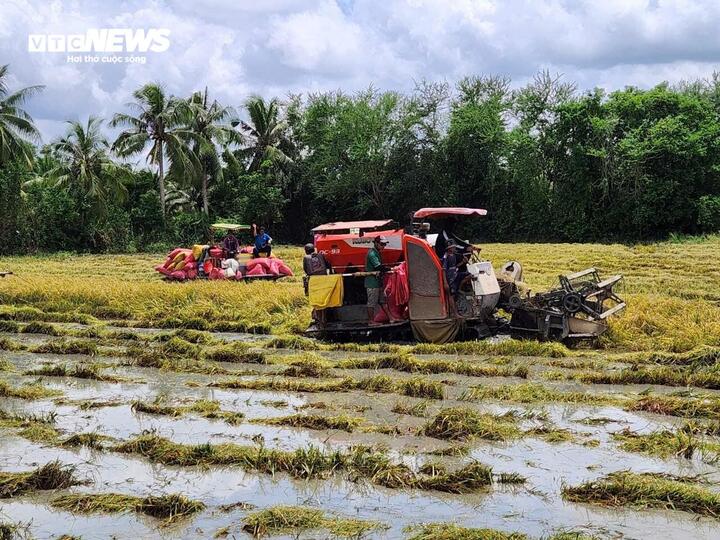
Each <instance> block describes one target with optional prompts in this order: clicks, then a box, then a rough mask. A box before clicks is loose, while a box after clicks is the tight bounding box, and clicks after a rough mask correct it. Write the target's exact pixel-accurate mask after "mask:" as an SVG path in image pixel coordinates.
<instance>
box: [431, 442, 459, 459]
mask: <svg viewBox="0 0 720 540" xmlns="http://www.w3.org/2000/svg"><path fill="white" fill-rule="evenodd" d="M425 453H426V454H427V455H429V456H454V457H460V456H467V455H468V454H469V453H470V447H469V446H467V445H464V444H453V445H451V446H447V447H445V448H438V449H437V450H430V451H429V452H425Z"/></svg>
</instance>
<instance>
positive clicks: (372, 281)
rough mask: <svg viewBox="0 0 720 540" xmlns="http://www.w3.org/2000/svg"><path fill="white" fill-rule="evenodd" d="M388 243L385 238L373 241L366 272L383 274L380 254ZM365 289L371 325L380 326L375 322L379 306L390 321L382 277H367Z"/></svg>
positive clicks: (380, 237) (376, 238) (366, 259)
mask: <svg viewBox="0 0 720 540" xmlns="http://www.w3.org/2000/svg"><path fill="white" fill-rule="evenodd" d="M387 243H388V241H387V238H385V237H384V236H376V237H375V239H374V240H373V247H372V248H371V249H370V250H369V251H368V254H367V257H366V258H365V271H366V272H382V270H383V266H382V260H381V259H380V252H382V250H383V249H385V246H387ZM365 289H366V291H367V311H368V320H369V321H370V324H371V325H375V324H378V323H376V322H375V310H376V308H377V307H378V306H380V307H381V308H382V310H383V311H384V312H385V314H386V315H387V316H388V319H390V314H389V313H388V312H387V309H386V308H385V296H384V294H383V291H382V276H381V275H370V276H366V277H365Z"/></svg>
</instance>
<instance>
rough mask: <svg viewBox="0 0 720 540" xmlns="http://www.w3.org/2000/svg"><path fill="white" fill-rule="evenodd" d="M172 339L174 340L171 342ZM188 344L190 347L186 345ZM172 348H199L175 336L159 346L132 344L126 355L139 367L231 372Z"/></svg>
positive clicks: (210, 372)
mask: <svg viewBox="0 0 720 540" xmlns="http://www.w3.org/2000/svg"><path fill="white" fill-rule="evenodd" d="M173 340H176V341H174V342H173ZM187 346H190V347H191V349H187V348H186V347H187ZM173 349H183V350H185V351H191V352H193V353H196V352H197V354H199V348H198V347H197V346H196V345H193V344H192V343H187V342H185V341H184V340H181V339H180V338H177V337H172V338H170V340H169V341H168V342H167V343H165V344H163V345H162V346H160V347H141V346H138V345H132V346H130V347H128V349H127V353H126V354H127V356H128V357H130V359H131V361H132V364H133V365H135V366H139V367H146V368H156V369H160V370H164V371H177V372H185V373H203V374H207V375H222V374H229V373H231V372H230V371H229V370H227V369H225V368H223V367H222V366H218V365H217V364H214V363H210V362H207V361H205V360H200V359H198V358H197V357H187V356H185V355H184V354H183V353H177V352H174V351H173Z"/></svg>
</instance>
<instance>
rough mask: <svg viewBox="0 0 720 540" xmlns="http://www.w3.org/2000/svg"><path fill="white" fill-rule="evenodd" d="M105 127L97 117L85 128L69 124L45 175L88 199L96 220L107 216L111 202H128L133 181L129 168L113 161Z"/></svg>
mask: <svg viewBox="0 0 720 540" xmlns="http://www.w3.org/2000/svg"><path fill="white" fill-rule="evenodd" d="M101 127H102V120H101V119H99V118H95V117H93V116H91V117H90V118H89V119H88V121H87V124H85V125H83V124H81V123H80V122H75V121H69V122H68V130H67V133H66V134H65V135H64V136H63V137H61V138H60V139H58V140H57V141H56V142H54V143H53V144H52V145H51V149H52V152H53V157H54V159H55V160H56V163H55V166H54V167H52V168H51V169H50V170H48V171H47V172H46V173H45V176H44V177H45V179H46V180H48V181H51V182H54V183H55V185H56V186H58V187H63V188H66V189H68V190H70V191H72V192H74V193H76V194H77V195H78V196H80V197H85V198H86V200H87V201H88V203H89V204H90V211H91V214H92V215H93V217H96V218H98V217H100V218H102V217H104V216H105V215H107V207H108V205H109V204H110V203H112V202H122V201H123V200H124V199H125V197H126V195H127V189H126V188H125V184H126V183H127V182H128V181H130V180H131V179H132V174H131V173H130V171H129V170H128V169H126V168H125V167H122V166H120V165H118V164H117V163H115V162H114V161H113V160H112V159H111V158H110V144H109V143H108V141H107V139H106V138H105V137H104V136H103V134H102V132H101Z"/></svg>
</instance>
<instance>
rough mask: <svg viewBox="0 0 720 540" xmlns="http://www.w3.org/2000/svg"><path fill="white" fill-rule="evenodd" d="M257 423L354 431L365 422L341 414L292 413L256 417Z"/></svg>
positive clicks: (254, 421)
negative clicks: (270, 416) (273, 416)
mask: <svg viewBox="0 0 720 540" xmlns="http://www.w3.org/2000/svg"><path fill="white" fill-rule="evenodd" d="M252 422H253V423H255V424H269V425H275V426H290V427H300V428H307V429H318V430H323V429H339V430H341V431H348V432H352V431H353V430H355V429H356V428H357V427H358V426H359V425H360V424H362V423H363V419H362V418H357V417H352V416H346V415H340V416H323V415H319V414H292V415H289V416H279V417H275V418H254V419H253V420H252Z"/></svg>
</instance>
